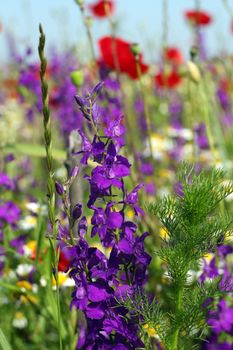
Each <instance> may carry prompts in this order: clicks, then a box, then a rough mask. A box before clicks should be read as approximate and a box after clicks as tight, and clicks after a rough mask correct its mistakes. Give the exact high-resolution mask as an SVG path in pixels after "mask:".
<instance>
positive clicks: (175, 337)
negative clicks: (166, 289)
mask: <svg viewBox="0 0 233 350" xmlns="http://www.w3.org/2000/svg"><path fill="white" fill-rule="evenodd" d="M182 299H183V287H182V286H179V287H178V291H177V301H176V314H177V313H179V312H180V311H181V309H182ZM179 331H180V329H179V327H177V328H176V329H175V331H174V334H173V340H172V346H171V350H178V340H179Z"/></svg>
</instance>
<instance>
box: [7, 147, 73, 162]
mask: <svg viewBox="0 0 233 350" xmlns="http://www.w3.org/2000/svg"><path fill="white" fill-rule="evenodd" d="M3 151H4V153H9V152H12V153H17V154H23V155H27V156H31V157H41V158H45V157H46V152H45V148H44V146H42V145H38V144H27V143H15V144H12V145H6V146H5V147H4V149H3ZM53 158H54V159H56V160H64V159H65V158H66V152H65V151H63V150H60V149H53Z"/></svg>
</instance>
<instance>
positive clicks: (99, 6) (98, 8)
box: [89, 0, 115, 18]
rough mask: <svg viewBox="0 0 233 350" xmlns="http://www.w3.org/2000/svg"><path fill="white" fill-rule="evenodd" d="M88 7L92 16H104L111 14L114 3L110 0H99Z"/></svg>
mask: <svg viewBox="0 0 233 350" xmlns="http://www.w3.org/2000/svg"><path fill="white" fill-rule="evenodd" d="M89 9H90V11H91V13H92V15H93V16H94V17H97V18H105V17H108V16H109V15H113V13H114V11H115V4H114V2H113V1H111V0H99V1H97V2H95V3H94V4H91V5H90V6H89Z"/></svg>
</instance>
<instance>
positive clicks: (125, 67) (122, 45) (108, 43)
mask: <svg viewBox="0 0 233 350" xmlns="http://www.w3.org/2000/svg"><path fill="white" fill-rule="evenodd" d="M98 44H99V48H100V52H101V59H102V61H103V63H104V64H105V65H106V66H107V67H109V68H111V69H113V70H116V69H117V68H119V71H120V72H122V73H126V74H128V75H129V76H130V77H131V78H132V79H137V78H138V73H137V67H136V62H135V57H134V55H133V53H132V52H131V44H130V43H128V42H127V41H124V40H122V39H120V38H115V39H113V38H112V37H109V36H107V37H104V38H102V39H100V40H99V42H98ZM115 56H116V57H115ZM142 60H143V57H142V54H141V53H140V54H139V64H140V70H141V73H142V74H144V73H146V72H147V71H148V65H146V64H144V63H143V62H142Z"/></svg>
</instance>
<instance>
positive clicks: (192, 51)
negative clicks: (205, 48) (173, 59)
mask: <svg viewBox="0 0 233 350" xmlns="http://www.w3.org/2000/svg"><path fill="white" fill-rule="evenodd" d="M189 54H190V58H191V60H192V61H194V60H195V59H196V57H197V56H198V47H197V46H192V47H191V49H190V52H189Z"/></svg>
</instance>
